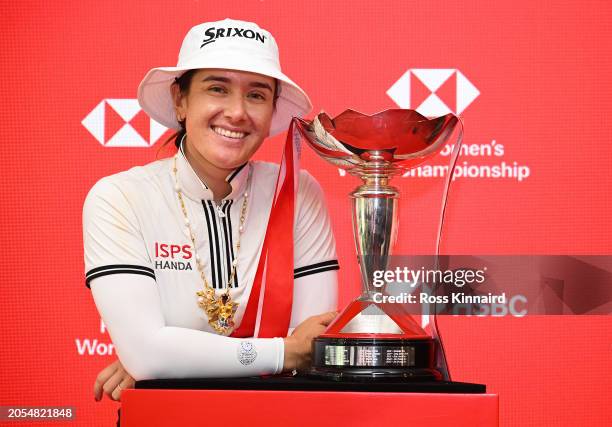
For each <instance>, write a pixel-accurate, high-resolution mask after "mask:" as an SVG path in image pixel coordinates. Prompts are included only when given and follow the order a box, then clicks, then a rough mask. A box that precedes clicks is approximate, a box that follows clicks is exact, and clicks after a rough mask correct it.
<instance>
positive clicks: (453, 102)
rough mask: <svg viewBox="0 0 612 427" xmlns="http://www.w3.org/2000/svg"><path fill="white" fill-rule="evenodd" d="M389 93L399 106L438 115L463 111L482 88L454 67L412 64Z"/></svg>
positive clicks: (431, 115) (430, 115) (432, 115)
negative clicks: (421, 66)
mask: <svg viewBox="0 0 612 427" xmlns="http://www.w3.org/2000/svg"><path fill="white" fill-rule="evenodd" d="M387 95H389V97H390V98H391V99H392V100H393V101H395V103H396V104H397V105H398V106H399V107H400V108H409V109H413V110H417V111H418V112H419V113H421V114H422V115H424V116H427V117H438V116H443V115H445V114H448V113H454V114H457V115H459V114H461V113H462V112H463V111H464V110H465V109H466V108H467V107H468V105H470V104H471V103H472V102H473V101H474V100H475V99H476V98H477V97H478V95H480V92H479V91H478V89H476V86H474V85H473V84H472V82H470V81H469V80H468V79H467V77H465V76H464V75H463V73H461V71H459V70H457V69H455V68H411V69H409V70H408V71H406V72H405V73H404V74H403V75H402V76H401V77H400V78H399V80H397V81H396V82H395V83H394V84H393V86H391V87H390V88H389V90H387Z"/></svg>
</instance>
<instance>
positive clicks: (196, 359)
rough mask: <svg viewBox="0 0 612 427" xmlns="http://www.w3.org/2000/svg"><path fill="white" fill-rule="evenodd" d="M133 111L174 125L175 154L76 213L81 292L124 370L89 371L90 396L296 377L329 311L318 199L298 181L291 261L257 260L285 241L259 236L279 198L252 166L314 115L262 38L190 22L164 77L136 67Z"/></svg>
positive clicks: (323, 218) (229, 23) (228, 23)
mask: <svg viewBox="0 0 612 427" xmlns="http://www.w3.org/2000/svg"><path fill="white" fill-rule="evenodd" d="M138 99H139V102H140V105H141V106H142V108H143V109H144V110H145V111H146V112H147V113H148V114H149V115H150V116H151V117H152V118H154V119H155V120H157V121H158V122H160V123H162V124H164V125H166V126H168V127H174V128H176V129H178V133H177V137H176V145H177V147H178V151H177V154H176V156H174V157H172V158H169V159H164V160H160V161H156V162H153V163H151V164H148V165H146V166H143V167H136V168H133V169H130V170H128V171H125V172H122V173H119V174H116V175H112V176H110V177H106V178H103V179H102V180H100V181H99V182H98V183H97V184H96V185H95V186H94V187H93V188H92V190H91V191H90V193H89V194H88V196H87V199H86V201H85V206H84V211H83V222H84V245H85V263H86V280H87V284H88V286H90V287H91V290H92V294H93V297H94V300H95V303H96V306H97V308H98V310H99V312H100V314H101V316H102V318H103V320H104V322H105V324H106V326H107V327H108V330H109V333H110V335H111V337H112V339H113V342H114V344H115V347H116V350H117V354H118V356H119V359H120V361H121V363H117V362H116V363H114V364H112V365H111V366H109V367H107V368H106V369H105V370H104V371H102V372H101V373H100V375H99V377H98V380H97V381H96V386H95V393H96V398H99V397H101V392H102V389H104V391H105V392H106V393H107V394H108V395H110V396H112V397H113V398H116V399H118V398H119V395H120V393H121V390H122V389H123V388H125V387H128V386H130V385H131V383H132V377H133V378H135V379H136V380H141V379H149V378H181V377H213V376H216V377H225V376H251V375H260V374H276V373H280V372H283V371H292V370H295V369H300V368H303V367H305V366H307V364H308V362H309V359H310V351H311V350H310V348H311V347H310V345H311V340H312V338H313V337H315V336H317V335H318V334H320V333H321V332H323V330H324V329H325V326H326V325H328V324H329V323H330V322H331V320H332V319H333V317H334V315H335V313H333V312H331V310H333V309H335V307H336V293H337V291H336V282H337V276H336V273H337V272H336V270H337V269H338V263H337V260H336V254H335V243H334V240H333V235H332V232H331V227H330V222H329V218H328V215H327V211H326V208H325V203H324V198H323V195H322V192H321V189H320V187H319V186H318V184H317V183H316V182H315V180H314V179H313V178H312V177H311V176H310V175H309V174H307V173H305V172H302V173H300V175H299V187H298V192H297V195H296V197H295V201H296V202H295V216H294V218H295V225H294V226H293V227H292V228H293V245H291V244H290V246H292V251H293V256H292V257H291V259H287V260H283V259H281V258H283V257H282V252H281V253H280V255H281V256H279V257H265V258H266V259H262V258H264V257H260V254H261V253H262V251H263V250H266V251H267V250H268V249H269V248H270V247H273V246H274V245H278V244H279V242H281V243H282V242H284V240H283V239H287V238H288V237H287V236H286V235H272V234H273V233H271V232H269V231H268V232H267V230H268V229H270V228H271V227H275V226H276V224H277V223H278V219H279V218H280V216H279V212H278V211H277V212H276V214H275V215H273V216H272V217H271V216H270V215H271V213H270V209H271V206H272V205H273V201H274V203H275V204H276V203H277V201H278V200H279V199H281V198H282V197H281V196H280V195H279V193H278V190H277V189H276V187H277V186H276V183H277V179H279V172H278V170H279V169H278V166H277V165H272V164H267V163H262V162H251V161H249V160H250V158H251V157H252V156H253V154H254V153H255V152H256V151H257V149H258V148H259V147H260V145H261V144H262V142H263V140H264V139H265V138H266V137H267V136H269V135H274V134H276V133H279V132H282V131H283V130H285V129H286V128H287V127H288V125H289V123H290V119H291V117H292V116H302V115H303V114H305V113H307V112H308V111H309V110H310V108H311V104H310V101H309V99H308V97H307V96H306V94H305V93H304V92H303V91H302V90H301V89H300V88H299V87H298V86H297V85H296V84H295V83H294V82H293V81H291V80H290V79H289V78H288V77H287V76H285V75H284V74H283V73H282V72H281V69H280V65H279V62H278V48H277V46H276V43H275V41H274V38H273V37H272V35H271V34H270V33H269V32H267V31H265V30H263V29H261V28H259V27H258V26H257V25H255V24H253V23H248V22H242V21H234V20H229V19H226V20H224V21H218V22H211V23H205V24H201V25H198V26H196V27H194V28H192V29H191V30H190V31H189V33H188V34H187V36H186V37H185V40H184V41H183V45H182V47H181V51H180V54H179V60H178V65H177V67H162V68H154V69H152V70H151V71H149V73H148V74H147V75H146V76H145V78H144V80H143V81H142V83H141V84H140V87H139V90H138ZM275 191H276V192H275ZM285 199H286V198H285ZM290 199H291V200H293V198H290ZM292 203H293V202H291V204H290V205H292ZM275 209H276V207H275ZM283 215H284V216H285V218H286V216H287V215H293V214H292V212H284V213H283ZM269 218H274V219H270V220H269ZM281 222H282V220H281ZM290 231H291V229H290ZM266 233H267V237H266ZM289 243H291V241H290V242H289ZM262 248H265V249H262ZM265 253H267V254H270V253H272V252H265ZM277 253H278V252H277ZM268 258H275V259H268ZM276 258H278V259H276ZM292 260H293V265H289V267H290V270H289V272H291V270H293V278H295V279H294V280H293V278H292V277H288V278H284V279H282V280H278V279H279V278H278V277H277V278H273V279H275V280H276V282H275V283H277V282H278V283H280V285H279V286H277V288H278V289H283V288H282V286H281V285H283V283H286V282H290V285H291V286H289V287H287V288H285V289H289V290H290V291H289V292H287V293H289V295H286V294H281V295H279V292H281V291H279V290H278V289H276V290H275V288H274V287H272V286H271V285H270V284H269V283H272V280H271V279H269V281H268V282H266V280H267V279H264V278H262V277H268V276H269V271H275V270H274V268H275V267H274V266H275V263H276V265H278V264H283V262H284V261H287V262H288V263H290V264H291V261H292ZM287 262H284V264H287ZM291 267H292V268H291ZM279 271H280V270H279ZM275 292H276V293H275ZM291 301H292V302H293V304H292V303H291ZM282 307H288V309H289V311H288V312H287V313H286V320H287V324H286V325H278V324H276V325H270V324H271V323H274V320H275V319H281V320H279V321H280V322H281V323H282V312H283V308H282ZM266 313H267V314H266ZM287 326H289V330H290V331H291V330H292V329H294V330H293V332H292V334H291V335H289V336H286V334H287V333H286V331H287ZM263 330H265V331H267V333H262V331H263ZM270 331H274V332H270ZM278 331H284V332H282V333H279V332H278ZM253 336H255V337H256V338H248V337H253ZM244 337H247V338H246V339H245V338H244ZM261 337H264V338H261ZM124 368H125V369H124Z"/></svg>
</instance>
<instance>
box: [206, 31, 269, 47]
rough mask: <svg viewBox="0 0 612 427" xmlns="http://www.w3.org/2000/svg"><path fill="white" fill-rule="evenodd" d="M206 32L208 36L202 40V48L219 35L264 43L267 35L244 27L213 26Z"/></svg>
mask: <svg viewBox="0 0 612 427" xmlns="http://www.w3.org/2000/svg"><path fill="white" fill-rule="evenodd" d="M204 34H205V35H206V38H204V39H203V40H202V44H201V45H200V48H202V47H204V46H206V45H207V44H209V43H213V42H215V41H216V40H217V39H218V38H219V37H243V38H247V39H255V40H257V41H260V42H262V43H264V42H265V41H266V36H264V35H263V34H260V33H258V32H256V31H253V30H245V29H244V28H231V27H230V28H215V27H211V28H209V29H207V30H206V31H205V32H204Z"/></svg>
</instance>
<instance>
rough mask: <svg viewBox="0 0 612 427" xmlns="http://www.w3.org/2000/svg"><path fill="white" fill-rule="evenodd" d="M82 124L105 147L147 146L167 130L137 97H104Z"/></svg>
mask: <svg viewBox="0 0 612 427" xmlns="http://www.w3.org/2000/svg"><path fill="white" fill-rule="evenodd" d="M81 124H82V125H83V126H84V127H85V129H87V130H88V131H89V132H90V133H91V134H92V135H93V136H94V138H96V139H97V140H98V142H99V143H100V144H102V145H103V146H105V147H150V146H152V145H153V144H155V143H156V142H157V140H158V139H159V138H160V137H161V136H162V135H163V134H164V133H165V132H166V131H167V130H168V129H167V128H166V127H165V126H163V125H161V124H159V123H158V122H156V121H155V120H153V119H151V118H150V117H149V116H147V114H146V113H145V112H144V111H143V110H142V109H141V108H140V105H138V100H136V99H103V100H102V101H100V103H98V105H96V106H95V107H94V109H93V110H91V111H90V112H89V114H87V116H86V117H85V118H84V119H83V120H82V121H81Z"/></svg>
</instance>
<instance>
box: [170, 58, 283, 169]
mask: <svg viewBox="0 0 612 427" xmlns="http://www.w3.org/2000/svg"><path fill="white" fill-rule="evenodd" d="M275 84H276V82H275V80H274V79H273V78H271V77H267V76H262V75H260V74H254V73H248V72H244V71H232V70H215V69H203V70H198V71H197V72H196V73H195V74H194V75H193V76H192V80H191V85H190V87H189V92H188V93H187V94H181V93H180V92H179V91H178V88H176V87H175V86H176V85H174V86H173V91H174V99H175V103H176V110H177V113H178V116H179V117H182V118H184V119H185V128H186V130H187V138H186V144H187V152H188V154H189V155H190V156H191V157H192V158H193V159H194V160H195V161H196V162H197V163H198V165H200V166H201V167H202V168H203V170H205V171H206V173H207V174H210V175H214V176H215V175H216V176H226V175H227V174H229V173H230V172H231V171H232V170H233V169H235V168H237V167H238V166H240V165H242V164H244V163H245V162H246V161H248V160H249V159H250V158H251V156H253V154H254V153H255V151H257V149H258V148H259V146H260V145H261V144H262V142H263V140H264V139H265V138H266V137H267V136H268V134H269V132H270V123H271V121H272V113H273V112H274V106H273V97H274V87H275Z"/></svg>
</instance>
